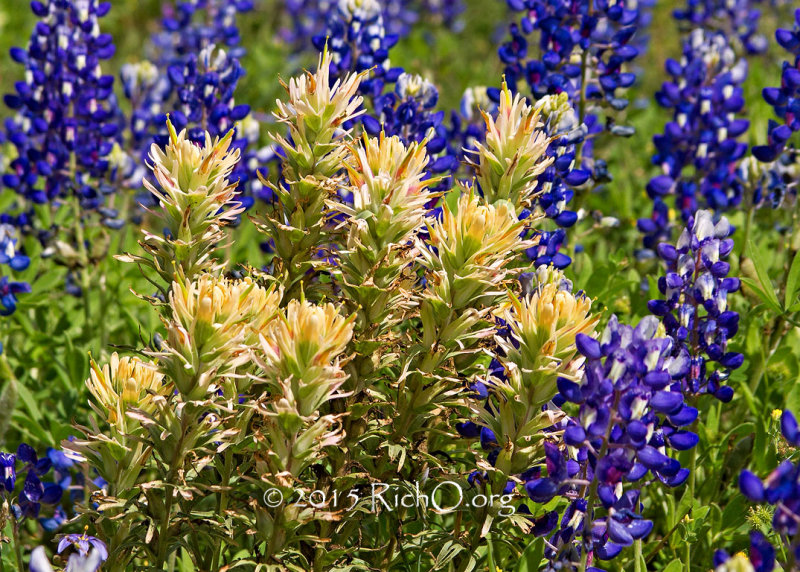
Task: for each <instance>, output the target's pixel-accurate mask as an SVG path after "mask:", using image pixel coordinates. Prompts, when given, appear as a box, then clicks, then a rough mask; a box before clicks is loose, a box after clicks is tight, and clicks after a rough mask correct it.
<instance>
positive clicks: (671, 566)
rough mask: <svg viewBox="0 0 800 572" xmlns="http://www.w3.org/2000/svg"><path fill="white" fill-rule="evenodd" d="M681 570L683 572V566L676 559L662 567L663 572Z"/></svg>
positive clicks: (679, 571) (678, 571) (677, 571)
mask: <svg viewBox="0 0 800 572" xmlns="http://www.w3.org/2000/svg"><path fill="white" fill-rule="evenodd" d="M682 570H683V564H681V561H680V560H679V559H678V558H676V559H675V560H673V561H672V562H670V563H669V564H667V565H666V566H665V567H664V571H663V572H681V571H682Z"/></svg>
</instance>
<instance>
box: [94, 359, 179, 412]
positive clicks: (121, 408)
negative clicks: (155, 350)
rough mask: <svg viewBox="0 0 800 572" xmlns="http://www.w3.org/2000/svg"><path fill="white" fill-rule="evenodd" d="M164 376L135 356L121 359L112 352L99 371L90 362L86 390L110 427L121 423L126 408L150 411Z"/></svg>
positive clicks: (162, 385) (152, 365)
mask: <svg viewBox="0 0 800 572" xmlns="http://www.w3.org/2000/svg"><path fill="white" fill-rule="evenodd" d="M163 381H164V376H163V375H162V374H161V373H159V372H158V370H157V369H156V367H155V365H154V364H151V363H147V362H144V361H142V360H140V359H139V358H138V357H123V358H120V357H119V355H118V354H117V353H116V352H114V353H113V354H111V359H110V361H109V363H107V364H105V365H104V366H103V367H102V368H101V367H100V366H98V365H97V363H95V362H94V361H92V362H91V371H90V376H89V379H87V380H86V387H88V388H89V391H90V392H91V394H92V395H93V396H94V398H95V399H96V400H97V403H98V404H99V405H100V406H101V407H102V409H103V412H105V414H106V415H105V418H106V420H107V421H108V423H109V424H110V425H121V424H124V415H125V409H126V406H131V407H135V408H137V409H142V410H144V411H151V410H152V409H153V406H152V399H153V395H154V394H159V393H161V392H162V391H163V387H164V383H163Z"/></svg>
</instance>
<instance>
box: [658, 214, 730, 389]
mask: <svg viewBox="0 0 800 572" xmlns="http://www.w3.org/2000/svg"><path fill="white" fill-rule="evenodd" d="M731 232H732V229H731V226H730V223H729V222H728V220H727V219H726V218H725V217H724V216H723V217H721V218H720V219H719V220H718V221H717V222H716V223H715V222H714V220H713V217H712V215H711V213H710V212H709V211H705V210H700V211H697V214H696V215H695V216H694V217H690V218H689V221H688V224H687V227H686V228H685V229H684V230H683V232H682V233H681V236H680V238H679V239H678V242H677V243H676V245H675V246H672V245H670V244H666V243H661V244H660V245H659V246H658V254H659V256H660V257H661V258H662V260H663V261H664V262H665V263H666V267H667V271H666V274H665V275H664V276H662V277H661V278H659V280H658V289H659V292H660V293H661V296H662V297H661V298H660V299H655V300H651V301H650V302H649V303H648V307H649V309H650V311H651V312H652V313H653V314H655V315H656V316H659V317H660V318H661V320H662V322H663V324H664V327H665V328H666V331H667V334H668V335H669V336H670V337H671V338H672V340H673V341H674V346H673V355H674V356H675V357H676V358H677V357H678V356H683V357H682V359H680V360H678V361H676V362H675V363H674V365H673V367H674V368H680V370H681V371H677V370H673V371H671V372H670V374H671V375H672V376H676V375H677V377H681V378H684V385H685V390H686V391H687V392H688V393H690V394H698V393H710V394H712V395H714V396H716V397H717V398H718V399H720V400H722V401H730V399H731V397H732V393H733V392H732V389H731V388H730V387H729V386H728V385H726V384H725V381H726V380H727V378H728V376H729V375H730V372H731V371H732V370H734V369H737V368H738V367H740V366H741V365H742V363H743V356H742V354H739V353H736V352H732V351H730V350H729V349H728V341H729V340H730V338H731V337H732V336H734V335H735V334H736V333H737V331H738V329H739V315H738V314H737V313H736V312H733V311H731V310H729V309H728V294H730V293H733V292H736V291H737V290H738V289H739V280H738V279H737V278H729V277H727V274H728V270H729V265H728V263H727V262H725V259H726V258H727V257H728V255H729V254H730V253H731V251H732V250H733V239H731V238H730V236H729V235H730V234H731ZM715 363H716V364H717V365H716V366H715V367H714V364H715ZM687 366H688V367H687Z"/></svg>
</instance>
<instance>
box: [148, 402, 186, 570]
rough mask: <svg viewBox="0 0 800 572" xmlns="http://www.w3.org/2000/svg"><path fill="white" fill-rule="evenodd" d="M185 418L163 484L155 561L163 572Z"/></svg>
mask: <svg viewBox="0 0 800 572" xmlns="http://www.w3.org/2000/svg"><path fill="white" fill-rule="evenodd" d="M186 417H188V415H184V417H183V419H182V420H181V437H180V439H179V440H178V447H177V450H176V453H175V457H173V459H172V463H170V468H169V473H167V479H166V481H165V483H164V494H165V495H166V498H165V499H164V514H163V516H162V517H161V527H160V528H159V530H158V553H157V554H158V557H157V561H156V565H157V567H158V568H159V570H163V568H164V564H165V563H166V562H167V550H168V549H169V546H168V540H169V519H170V516H172V504H173V499H174V497H175V482H174V481H175V477H176V476H177V474H178V469H179V467H180V466H181V465H182V464H183V459H184V454H183V446H184V444H183V441H184V438H185V436H186Z"/></svg>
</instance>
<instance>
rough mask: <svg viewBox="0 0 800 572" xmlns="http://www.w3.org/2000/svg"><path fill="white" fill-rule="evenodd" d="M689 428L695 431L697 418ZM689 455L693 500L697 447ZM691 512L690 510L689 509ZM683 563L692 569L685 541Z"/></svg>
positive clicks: (691, 497)
mask: <svg viewBox="0 0 800 572" xmlns="http://www.w3.org/2000/svg"><path fill="white" fill-rule="evenodd" d="M691 430H692V431H693V432H694V433H697V420H695V421H694V423H693V424H692V428H691ZM690 455H691V456H690V457H689V498H690V499H692V502H694V495H695V484H696V482H697V447H693V448H692V451H691V453H690ZM689 514H691V510H690V511H689ZM684 564H685V565H686V570H687V572H689V571H690V570H691V569H692V545H691V543H689V542H687V543H685V545H684Z"/></svg>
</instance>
